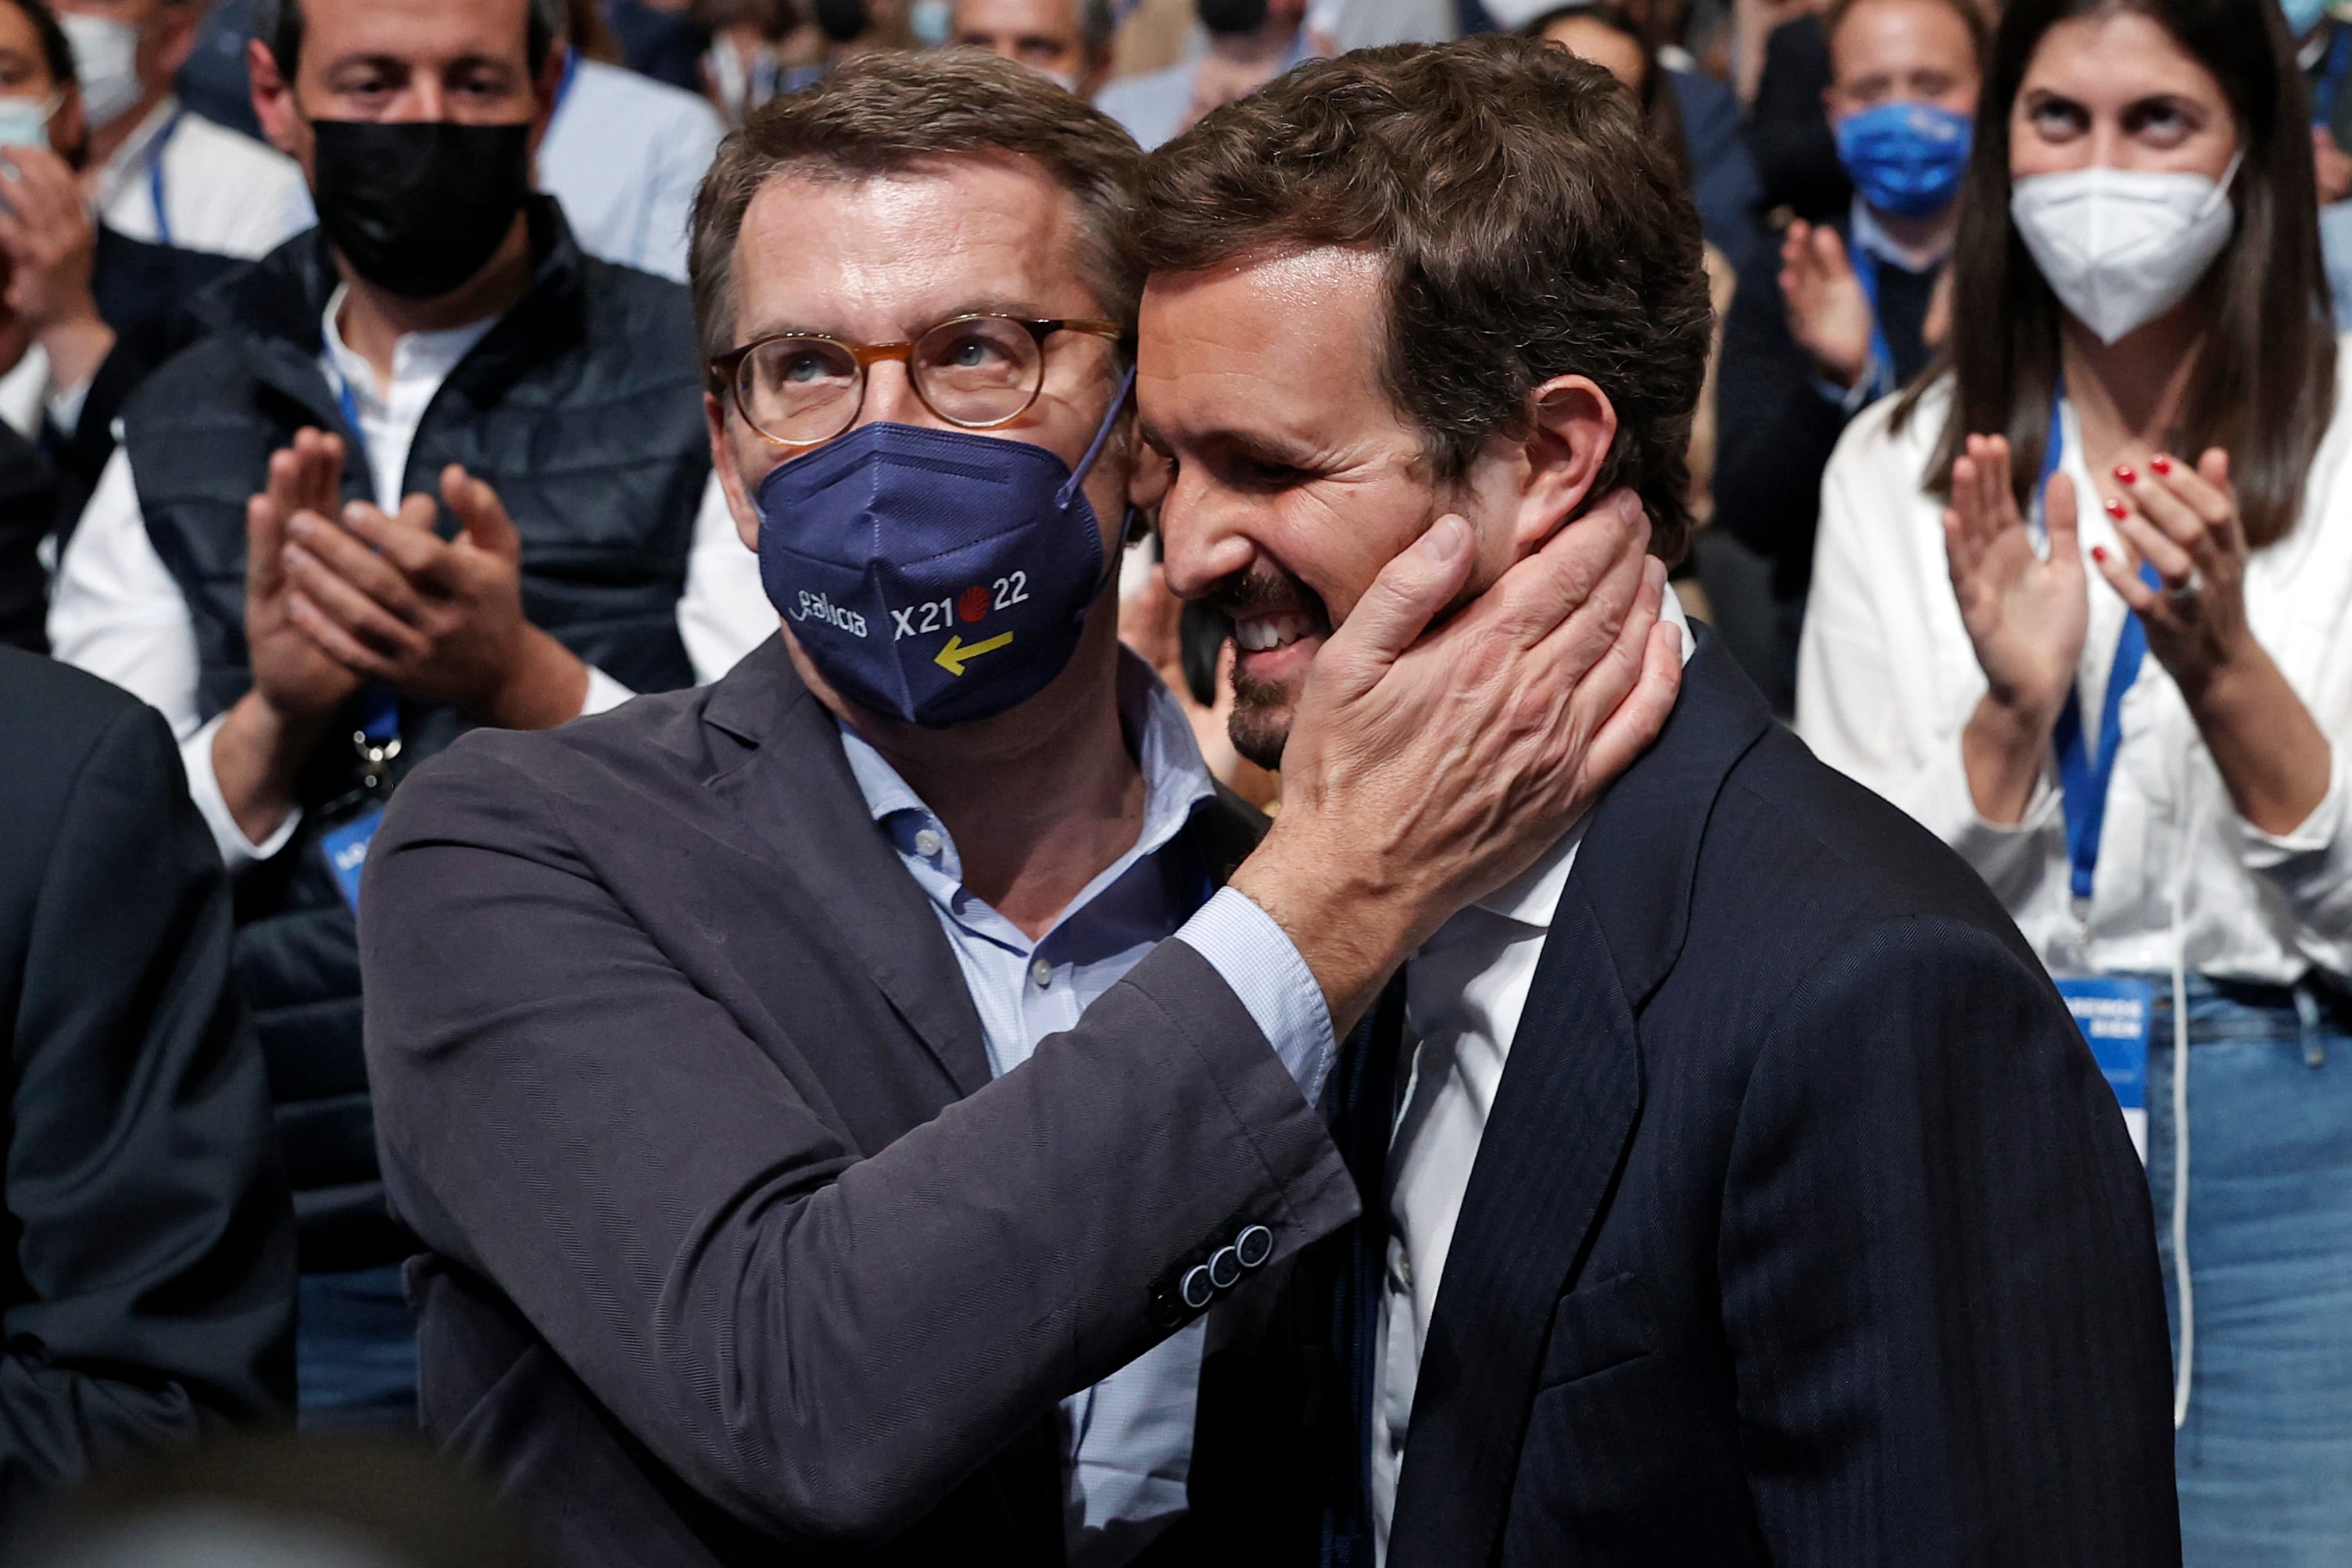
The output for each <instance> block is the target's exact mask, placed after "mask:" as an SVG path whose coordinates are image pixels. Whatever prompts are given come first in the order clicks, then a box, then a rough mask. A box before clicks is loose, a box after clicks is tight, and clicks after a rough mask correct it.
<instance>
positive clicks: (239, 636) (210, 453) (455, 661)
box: [49, 0, 774, 1425]
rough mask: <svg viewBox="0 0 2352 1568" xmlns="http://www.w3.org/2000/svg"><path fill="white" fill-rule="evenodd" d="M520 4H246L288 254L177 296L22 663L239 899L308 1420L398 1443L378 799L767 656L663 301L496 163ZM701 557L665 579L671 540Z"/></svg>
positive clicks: (304, 0)
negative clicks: (515, 734) (462, 753)
mask: <svg viewBox="0 0 2352 1568" xmlns="http://www.w3.org/2000/svg"><path fill="white" fill-rule="evenodd" d="M558 19H559V18H558V16H556V14H554V12H553V11H552V8H551V7H550V6H549V5H545V4H544V3H543V0H533V3H531V4H526V0H279V3H278V4H275V5H264V6H263V8H262V15H261V17H260V23H261V26H262V40H261V41H257V43H256V44H255V45H254V46H253V49H252V53H251V56H250V62H249V63H250V65H251V68H252V71H253V77H254V94H255V100H256V105H257V110H258V111H259V113H260V116H261V120H262V122H263V124H264V125H265V126H266V127H267V128H268V131H269V133H270V135H271V137H272V138H273V140H274V141H275V142H277V143H278V145H279V146H280V147H282V148H283V149H285V150H286V152H287V153H288V154H289V156H291V157H293V158H294V159H295V160H296V161H297V162H298V163H299V165H300V166H301V167H302V168H303V169H304V171H305V172H306V174H307V175H308V177H309V178H310V181H311V183H312V188H313V189H314V190H315V192H316V193H317V195H318V205H319V209H320V228H319V229H318V230H315V231H312V232H310V233H308V234H305V235H303V236H299V237H297V238H296V239H294V240H292V241H289V243H288V244H287V245H285V246H284V247H280V248H279V249H278V250H277V251H275V252H273V253H272V254H271V255H270V256H269V257H268V258H266V259H265V260H263V261H262V262H261V263H259V264H257V265H256V266H255V267H254V268H250V269H249V270H247V271H245V272H242V273H240V274H238V275H237V276H236V278H235V279H230V280H227V281H226V282H225V283H224V285H223V287H222V288H221V289H215V290H214V291H212V292H211V293H209V294H207V295H206V296H205V309H206V312H207V313H206V318H205V320H206V324H207V326H208V327H209V329H210V331H211V335H210V336H208V337H207V338H205V340H204V341H203V342H200V343H199V344H197V345H196V346H195V347H194V348H193V349H191V350H189V351H188V352H186V353H183V354H182V355H180V356H179V357H178V358H177V359H175V360H174V361H173V362H172V363H171V364H170V365H168V366H166V367H165V368H164V369H163V371H162V372H160V373H159V374H157V375H156V376H155V377H154V378H153V379H152V380H151V381H150V382H149V383H148V384H147V386H146V387H145V388H144V389H142V393H141V394H140V395H139V396H138V397H136V398H135V399H134V400H133V401H132V403H131V405H130V407H129V408H128V409H127V410H126V412H125V415H124V421H123V424H124V443H123V446H122V447H121V449H120V450H119V451H117V452H116V454H115V455H114V458H112V459H111V460H110V463H109V465H108V468H107V469H106V472H105V473H104V474H103V475H102V476H101V478H100V482H99V487H98V490H97V493H96V494H95V495H94V496H93V498H92V500H91V502H90V506H89V510H88V511H87V512H86V513H85V515H84V517H83V520H82V523H81V526H80V527H79V529H77V530H76V531H75V534H74V538H73V541H72V542H71V543H70V544H69V545H68V548H67V550H66V552H65V554H64V556H63V558H62V560H61V562H60V565H59V572H58V587H57V595H56V601H55V604H54V605H53V606H52V609H51V613H50V618H49V633H50V640H51V642H52V644H53V645H54V647H55V648H56V650H57V653H58V657H59V658H63V659H66V660H68V661H69V662H72V663H75V664H79V665H81V666H83V667H84V668H89V669H91V670H92V671H94V672H95V673H98V674H100V675H104V676H107V677H108V678H110V679H114V680H116V681H118V682H119V683H120V684H121V685H124V686H126V687H128V688H130V689H131V690H132V691H134V692H136V693H137V694H138V695H140V696H142V697H144V698H146V699H147V700H149V701H150V702H152V703H153V704H154V705H155V706H156V707H157V708H158V709H160V710H162V711H163V714H164V716H165V717H166V718H167V719H168V720H170V721H172V725H173V730H174V731H175V732H176V733H177V734H178V735H179V736H180V738H181V742H182V753H183V756H184V760H185V763H186V765H187V771H188V774H189V779H190V784H191V787H192V790H193V793H194V797H195V800H196V803H197V806H198V809H199V810H200V811H201V812H202V813H203V814H204V816H205V820H206V822H207V824H208V825H209V826H210V827H211V828H212V831H213V836H214V839H215V843H216V844H218V845H219V846H220V848H221V851H222V854H223V856H224V858H226V860H227V861H228V863H229V864H230V866H231V868H232V869H233V870H234V871H235V872H236V875H237V876H238V878H239V879H240V885H239V888H238V894H239V897H238V915H239V930H238V941H237V965H238V976H239V979H240V981H241V983H242V984H243V985H244V987H245V989H246V992H247V997H248V999H249V1001H250V1002H251V1004H252V1005H253V1007H254V1009H255V1011H256V1014H257V1023H258V1027H259V1031H260V1035H261V1043H262V1049H263V1052H264V1055H265V1057H266V1058H267V1059H268V1062H269V1065H270V1069H271V1070H270V1081H271V1087H272V1089H273V1090H274V1091H275V1093H276V1096H277V1099H278V1124H279V1131H280V1133H281V1136H282V1138H283V1140H284V1143H285V1148H286V1151H287V1159H288V1163H289V1172H290V1174H291V1176H292V1179H293V1183H294V1185H295V1189H296V1191H297V1193H298V1194H299V1198H300V1209H301V1214H302V1221H303V1229H302V1237H301V1244H302V1262H303V1271H304V1279H303V1291H304V1303H303V1319H302V1340H301V1344H300V1347H299V1349H300V1352H301V1370H302V1376H303V1405H304V1409H305V1412H306V1415H308V1416H310V1417H311V1418H314V1419H322V1420H334V1419H344V1420H368V1421H380V1422H384V1423H388V1424H396V1425H413V1424H414V1422H415V1412H414V1394H413V1388H414V1365H415V1338H414V1329H413V1324H412V1322H411V1321H410V1319H409V1317H408V1313H407V1310H406V1307H405V1306H404V1303H403V1301H402V1298H401V1293H400V1286H399V1280H398V1277H397V1276H398V1263H399V1260H400V1259H401V1258H404V1257H406V1256H407V1254H408V1252H409V1251H410V1250H411V1247H412V1245H413V1244H412V1243H411V1242H410V1240H409V1239H408V1237H405V1236H404V1234H403V1233H402V1232H401V1231H400V1230H399V1228H398V1227H397V1226H395V1225H394V1223H393V1221H392V1219H391V1216H390V1215H389V1214H388V1212H387V1211H386V1209H385V1206H384V1202H383V1189H382V1187H381V1185H380V1184H379V1183H378V1181H377V1176H376V1163H375V1138H374V1129H373V1119H372V1113H371V1110H370V1102H369V1099H368V1086H367V1078H366V1072H365V1068H364V1063H363V1059H362V1054H361V1046H360V1010H361V1009H360V994H359V993H360V976H359V970H358V958H357V947H356V941H355V937H354V933H353V928H352V903H353V900H354V899H355V897H356V889H357V881H358V874H359V868H360V867H361V865H362V864H363V863H364V860H365V857H366V853H367V846H368V842H369V839H370V837H372V836H373V830H374V826H375V823H376V822H377V820H378V819H379V817H380V815H381V810H382V803H383V799H384V798H385V797H386V796H387V795H389V794H390V793H391V792H392V791H393V790H394V789H395V788H396V787H397V786H398V783H399V780H400V778H401V777H402V776H403V774H404V771H405V769H406V767H407V766H408V765H409V764H410V763H413V762H415V760H416V759H418V758H419V757H422V756H426V755H430V754H431V753H432V752H435V751H437V750H438V749H439V748H440V747H441V746H443V745H445V744H446V743H447V742H448V741H449V739H450V738H451V737H452V736H454V735H455V734H456V733H457V732H458V731H461V730H463V729H465V728H467V727H469V726H472V725H476V724H498V725H505V726H512V727H526V728H537V727H544V726H548V725H553V724H558V723H561V722H562V721H565V720H567V719H571V718H573V717H576V716H577V715H578V714H580V713H581V712H582V711H583V710H601V709H603V708H607V707H611V706H614V705H615V704H617V703H619V702H620V701H622V700H625V698H626V697H627V696H628V695H629V694H630V693H631V692H632V691H633V690H645V689H661V688H667V687H677V686H685V685H688V684H690V683H691V682H693V681H694V680H696V679H707V678H709V677H710V676H712V675H716V674H717V673H719V671H721V670H723V669H725V668H727V667H728V666H729V665H730V664H731V663H732V662H733V660H734V658H735V656H736V655H738V654H740V652H741V650H742V649H743V648H744V647H749V646H750V645H751V643H752V642H754V641H756V640H758V638H759V637H761V636H764V635H766V634H767V632H768V631H770V630H771V629H772V626H773V624H774V622H773V617H772V614H770V613H767V612H765V611H764V608H762V609H761V612H760V613H759V614H757V616H755V618H754V619H753V621H752V622H751V626H750V627H749V628H748V629H747V628H746V627H745V626H744V623H743V622H742V620H741V619H740V616H738V617H737V618H735V619H734V620H732V621H731V622H730V616H729V611H728V609H727V597H726V596H727V595H728V592H729V590H730V587H731V588H732V589H733V591H734V593H735V595H736V603H737V607H738V608H739V609H740V601H741V600H742V599H744V598H748V599H749V601H750V602H751V604H752V605H761V599H760V595H759V592H758V584H757V579H756V576H753V575H751V574H748V573H746V572H745V571H744V570H743V562H742V557H741V552H740V545H738V544H737V543H736V542H735V541H734V540H733V537H732V530H731V526H730V523H729V521H728V519H727V512H726V509H725V503H724V499H723V496H720V495H719V492H717V490H716V489H714V488H713V486H712V484H711V481H710V458H709V444H708V441H707V439H706V438H705V437H704V434H703V430H702V414H701V398H700V393H699V386H700V380H701V378H700V375H699V374H698V370H697V367H696V365H695V363H694V334H693V324H692V319H691V312H690V309H689V305H688V299H687V294H686V291H685V290H684V289H682V288H680V287H679V286H678V285H677V284H675V283H672V282H670V281H668V280H667V279H657V278H653V277H649V276H647V275H646V274H644V273H639V272H634V271H630V270H628V269H625V268H616V267H613V266H611V265H609V264H607V263H604V262H601V261H598V260H595V259H594V258H590V257H586V256H583V254H582V253H581V251H580V248H579V247H578V245H577V244H576V243H575V242H574V241H573V239H572V235H571V232H570V229H569V228H568V226H566V225H565V223H564V220H563V217H562V212H561V210H560V209H559V208H558V206H557V205H556V204H555V203H554V202H553V201H552V200H551V199H549V198H547V197H544V196H540V195H533V194H532V193H531V191H530V160H531V153H532V150H533V148H534V146H535V145H536V144H537V142H538V141H539V139H540V137H541V134H542V133H543V132H544V131H545V128H546V124H547V120H548V116H549V114H550V113H551V110H552V108H553V104H554V98H555V93H556V89H557V86H558V83H559V81H560V79H561V77H562V58H561V56H560V55H559V54H558V53H557V51H556V47H555V45H556V42H557V38H558V32H557V28H556V26H555V24H556V21H557V20H558ZM698 524H699V525H700V526H701V529H702V533H703V535H705V536H708V537H712V538H715V539H716V541H717V542H719V544H721V545H723V546H724V549H725V551H726V554H725V555H724V556H723V557H719V558H718V560H719V565H718V566H717V568H716V570H715V572H714V571H712V570H701V571H698V563H709V562H711V561H712V560H713V559H714V557H713V555H712V553H711V552H709V551H708V550H704V551H701V552H697V551H696V548H695V545H696V541H697V539H698Z"/></svg>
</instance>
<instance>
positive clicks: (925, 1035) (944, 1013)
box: [704, 637, 990, 1098]
mask: <svg viewBox="0 0 2352 1568" xmlns="http://www.w3.org/2000/svg"><path fill="white" fill-rule="evenodd" d="M704 721H705V722H707V723H709V724H712V725H714V726H716V727H717V728H719V729H720V730H723V731H727V732H728V733H729V734H730V735H733V736H734V737H736V738H737V739H738V740H740V741H742V742H746V743H748V744H749V745H751V747H753V748H754V750H753V751H752V752H751V755H750V756H749V757H748V758H746V759H745V760H744V761H743V762H741V763H738V764H737V765H736V766H735V767H733V768H731V769H730V770H728V771H726V772H724V773H720V774H719V776H718V777H716V778H715V779H713V780H712V781H711V788H712V789H713V790H714V791H716V792H718V793H719V795H721V796H722V797H725V798H729V799H731V800H732V801H733V802H734V803H735V804H736V805H737V807H738V816H739V820H740V821H741V822H742V823H743V824H744V825H745V828H746V831H747V833H748V834H749V835H750V844H749V846H748V847H750V848H751V851H752V853H753V854H754V855H755V856H756V857H757V858H760V859H761V860H762V861H763V862H765V863H766V864H768V865H769V866H771V867H772V868H774V869H775V870H776V871H778V872H779V873H781V874H782V875H785V876H789V877H792V878H793V879H796V880H798V881H799V882H800V883H801V884H802V885H803V887H804V888H806V889H807V890H808V892H809V895H810V897H811V898H812V899H814V900H815V903H816V907H818V908H820V909H823V910H827V911H829V912H830V913H831V914H832V916H833V919H834V921H835V931H837V932H838V933H839V934H840V936H841V937H842V939H843V940H844V941H845V942H846V943H847V944H848V945H849V947H850V949H851V950H852V951H853V952H856V954H857V956H858V957H859V959H861V960H862V961H863V962H864V963H865V964H866V969H867V970H868V971H869V972H870V973H872V974H873V976H874V981H875V984H877V985H879V986H880V987H881V988H882V992H883V994H885V995H886V996H887V997H888V998H889V999H890V1005H892V1006H893V1007H894V1008H896V1009H897V1010H898V1016H900V1017H902V1018H904V1019H905V1020H906V1021H907V1024H908V1027H910V1028H911V1029H913V1030H914V1032H915V1033H916V1035H917V1036H919V1037H920V1038H921V1040H922V1042H923V1045H924V1047H926V1048H927V1049H928V1050H929V1052H930V1054H931V1056H932V1058H933V1059H935V1060H936V1061H937V1062H938V1064H939V1066H940V1070H941V1071H943V1072H944V1073H946V1075H947V1077H948V1079H949V1081H950V1083H952V1084H953V1085H954V1086H955V1091H956V1096H957V1097H958V1098H961V1097H962V1096H964V1095H968V1094H971V1093H974V1092H976V1091H978V1090H979V1089H981V1088H982V1087H983V1086H984V1085H985V1084H986V1083H987V1082H988V1080H989V1076H990V1075H989V1067H988V1049H987V1046H986V1044H985V1042H984V1039H983V1037H982V1032H981V1026H980V1015H979V1014H978V1012H976V1011H975V1010H974V1009H973V1007H972V1005H971V994H970V993H969V992H968V991H966V990H965V989H964V983H963V970H962V968H961V966H960V965H959V964H958V963H956V957H955V953H954V952H953V951H952V950H950V948H949V946H948V941H947V937H946V935H945V933H943V932H942V931H940V924H939V916H938V914H937V912H936V911H935V910H932V908H931V904H930V900H929V899H927V898H926V897H925V896H924V894H923V890H922V889H921V888H920V887H919V886H917V885H916V882H915V879H913V878H912V877H909V876H908V875H907V869H906V868H905V867H904V866H902V865H900V864H899V863H898V856H897V854H896V852H895V851H893V850H892V849H891V847H890V846H889V844H888V842H887V840H886V839H885V838H884V837H883V836H882V832H881V830H880V829H879V828H878V827H877V826H875V823H874V817H873V814H872V813H871V812H870V811H868V810H867V808H866V797H865V796H864V795H862V794H860V793H859V791H858V788H857V781H856V778H855V777H853V776H852V775H851V773H850V771H849V759H848V758H847V757H846V756H845V755H844V754H843V752H842V749H841V732H840V731H839V730H838V729H837V728H836V727H835V721H834V718H833V715H832V714H831V713H830V712H829V711H827V710H826V709H825V708H824V704H822V703H820V702H818V701H817V700H816V699H815V698H814V697H813V696H811V695H810V694H809V690H808V688H807V687H806V686H804V685H803V684H802V682H801V679H800V677H799V675H798V674H797V673H796V672H795V671H794V670H793V667H792V658H791V655H790V654H789V653H787V652H786V651H785V648H784V644H783V639H782V637H772V638H770V639H769V640H768V641H767V642H765V643H762V644H761V646H760V647H757V648H756V649H754V650H753V651H752V652H751V654H750V655H748V656H747V657H746V658H744V659H743V661H742V662H741V663H740V664H739V665H738V666H736V668H734V670H732V671H731V672H730V673H729V674H728V675H727V677H726V678H725V679H722V680H721V681H720V682H719V686H718V688H717V689H715V690H713V691H712V693H711V696H710V701H709V706H708V707H707V708H706V709H705V710H704Z"/></svg>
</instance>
